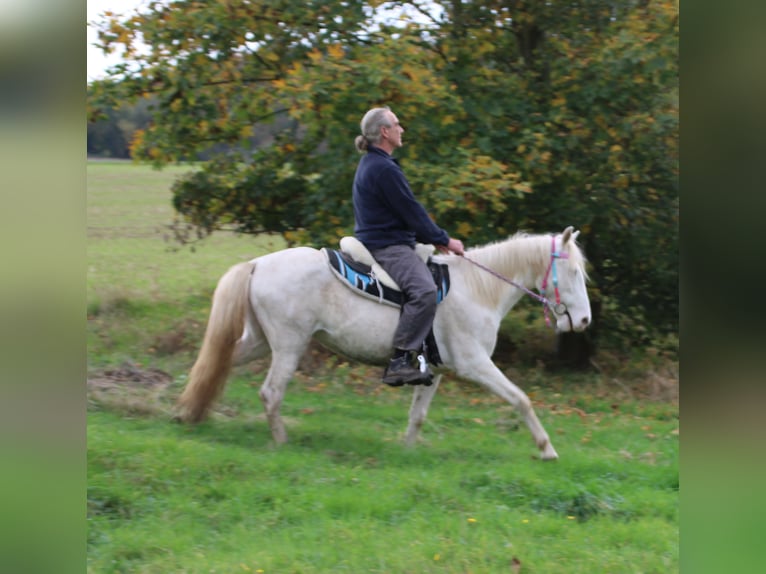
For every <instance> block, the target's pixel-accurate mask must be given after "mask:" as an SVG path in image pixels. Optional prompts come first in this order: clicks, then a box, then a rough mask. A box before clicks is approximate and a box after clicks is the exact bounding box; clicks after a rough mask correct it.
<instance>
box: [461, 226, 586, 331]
mask: <svg viewBox="0 0 766 574" xmlns="http://www.w3.org/2000/svg"><path fill="white" fill-rule="evenodd" d="M568 258H569V253H561V252H559V251H556V238H555V237H553V236H551V258H550V261H549V262H548V269H546V271H545V276H544V277H543V283H542V288H541V289H540V295H538V294H537V293H535V292H534V291H530V290H529V289H527V288H526V287H524V286H523V285H520V284H518V283H516V282H515V281H512V280H511V279H508V278H507V277H505V276H504V275H501V274H500V273H498V272H497V271H495V270H493V269H490V268H489V267H486V266H484V265H482V264H481V263H478V262H477V261H474V260H473V259H470V258H469V257H466V256H465V255H463V259H465V260H466V261H468V262H469V263H472V264H473V265H476V267H478V268H479V269H483V270H484V271H486V272H487V273H489V274H490V275H494V276H495V277H497V278H498V279H500V280H502V281H505V282H506V283H509V284H510V285H513V286H514V287H516V288H517V289H521V290H522V291H524V293H526V294H527V295H529V296H530V297H532V298H533V299H537V300H538V301H540V302H541V303H542V304H543V316H544V317H545V324H546V325H547V326H548V327H550V326H551V320H550V317H548V309H549V308H550V309H551V310H552V311H553V313H554V314H555V315H566V316H567V318H568V319H569V328H570V329H571V330H573V331H574V326H573V325H572V316H571V315H570V314H569V310H568V309H567V306H566V303H562V302H561V296H560V295H559V276H558V273H557V271H556V259H568ZM549 276H550V277H551V282H552V283H553V292H554V294H555V295H556V303H555V304H553V303H552V302H551V301H550V300H548V299H547V298H546V297H545V290H546V289H547V287H548V277H549Z"/></svg>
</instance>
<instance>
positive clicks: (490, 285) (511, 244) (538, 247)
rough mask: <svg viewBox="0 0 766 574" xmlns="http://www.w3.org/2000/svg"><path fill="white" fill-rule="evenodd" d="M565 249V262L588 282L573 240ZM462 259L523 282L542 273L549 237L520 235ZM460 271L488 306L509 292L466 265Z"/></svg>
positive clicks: (474, 249) (472, 250)
mask: <svg viewBox="0 0 766 574" xmlns="http://www.w3.org/2000/svg"><path fill="white" fill-rule="evenodd" d="M567 249H568V251H569V259H568V261H569V262H570V264H571V265H575V266H577V267H579V268H580V269H581V271H582V272H583V274H584V275H585V277H586V279H587V273H586V271H585V256H584V255H583V253H582V251H581V250H580V248H579V246H578V245H577V243H576V241H575V240H574V239H570V240H569V242H568V243H567ZM465 255H466V257H467V258H469V259H472V260H474V261H476V262H477V263H481V264H482V265H484V266H486V267H489V268H490V269H492V270H494V271H497V272H498V273H500V274H501V275H504V276H505V277H508V278H509V279H512V280H515V281H519V282H523V281H524V280H525V279H526V278H530V277H536V276H538V275H541V274H543V273H545V270H546V268H547V266H548V263H549V261H550V255H551V235H550V234H531V233H527V232H525V231H520V232H518V233H515V234H514V235H512V236H510V237H509V238H508V239H505V240H500V241H495V242H492V243H488V244H486V245H482V246H477V247H472V248H470V249H467V250H466V252H465ZM461 270H462V271H463V272H464V273H463V276H464V280H465V282H466V284H467V286H468V287H469V288H470V289H471V290H472V291H474V292H475V293H476V294H477V296H478V297H480V298H481V299H482V300H486V301H487V302H494V301H497V299H498V297H500V296H501V295H502V294H503V293H504V292H505V291H506V290H507V289H509V288H512V287H511V286H510V285H509V284H508V283H505V282H503V281H500V280H499V279H498V278H497V277H494V276H492V275H491V274H490V273H488V272H487V271H485V270H483V269H480V268H478V267H476V266H474V265H472V264H471V263H470V262H468V261H465V262H461Z"/></svg>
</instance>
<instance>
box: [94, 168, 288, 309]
mask: <svg viewBox="0 0 766 574" xmlns="http://www.w3.org/2000/svg"><path fill="white" fill-rule="evenodd" d="M189 169H191V168H188V167H170V168H166V169H164V170H162V171H155V170H153V169H151V168H149V167H146V166H137V165H134V164H132V163H127V162H106V161H91V162H88V195H87V197H88V202H87V205H88V255H87V261H88V287H87V296H88V301H89V302H93V301H96V300H108V299H111V298H114V297H125V296H129V297H136V298H159V299H161V298H167V299H173V298H175V297H177V296H178V294H179V293H182V294H188V293H194V292H198V291H199V290H200V288H202V287H204V286H205V285H208V286H210V287H211V288H212V287H214V286H215V281H217V279H218V277H219V276H220V275H222V274H223V273H224V272H225V271H226V269H227V268H228V267H229V266H230V265H233V264H234V263H236V262H238V261H242V260H246V259H250V258H252V257H255V256H257V255H261V254H263V253H267V252H269V251H272V250H274V249H276V248H278V247H280V246H282V245H283V243H282V242H281V241H280V240H278V239H276V238H275V239H273V240H271V241H267V240H264V239H259V240H256V239H254V238H253V237H242V236H236V235H235V234H231V233H224V232H221V233H218V234H216V235H214V236H213V237H211V238H210V239H209V240H207V241H206V242H205V243H204V244H202V245H198V246H197V247H196V249H195V251H194V252H192V251H191V250H190V249H189V247H185V248H181V247H180V245H179V244H178V243H177V242H175V241H174V240H173V239H172V238H171V234H170V232H169V230H168V229H167V226H168V225H169V224H170V223H171V222H172V221H173V208H172V206H171V203H170V201H171V194H170V186H171V184H172V182H173V180H174V179H175V178H176V177H177V176H178V175H179V174H180V173H183V172H184V171H186V170H189ZM174 248H175V249H178V248H181V249H182V252H180V253H174V252H172V251H171V249H174ZM211 281H212V285H211Z"/></svg>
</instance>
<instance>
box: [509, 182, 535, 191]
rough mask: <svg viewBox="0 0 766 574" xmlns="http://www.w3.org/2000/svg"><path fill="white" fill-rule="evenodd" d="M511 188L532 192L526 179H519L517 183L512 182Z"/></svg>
mask: <svg viewBox="0 0 766 574" xmlns="http://www.w3.org/2000/svg"><path fill="white" fill-rule="evenodd" d="M511 188H512V189H514V190H515V191H519V192H521V193H532V186H531V185H530V183H529V182H528V181H520V182H518V183H514V184H513V185H512V186H511Z"/></svg>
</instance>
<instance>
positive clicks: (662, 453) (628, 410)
mask: <svg viewBox="0 0 766 574" xmlns="http://www.w3.org/2000/svg"><path fill="white" fill-rule="evenodd" d="M181 169H188V168H174V169H172V170H168V171H163V172H156V171H152V170H151V169H149V168H147V167H143V166H135V165H132V164H125V163H109V162H92V163H89V164H88V184H89V187H88V291H87V293H88V294H87V296H88V314H89V316H88V344H89V347H88V365H89V382H88V383H89V384H88V398H89V401H88V571H89V572H92V573H112V572H115V573H116V572H125V573H128V572H130V573H134V572H140V573H170V572H174V573H175V572H179V573H180V572H184V573H203V572H204V573H207V572H224V573H231V572H260V573H263V574H284V573H305V574H309V573H327V572H347V573H363V572H364V573H397V574H398V573H402V574H404V573H413V574H415V573H432V572H433V573H474V574H481V573H495V572H497V573H505V572H511V573H516V572H521V573H538V574H540V573H566V574H570V573H572V574H577V573H588V574H593V573H612V574H617V573H657V574H666V573H670V572H676V571H678V560H679V553H678V490H679V484H678V438H679V437H678V428H679V421H678V405H677V400H676V396H677V395H676V394H675V392H674V389H676V392H677V375H676V374H675V373H676V370H675V369H676V368H677V367H675V366H674V365H673V364H672V363H671V364H668V363H667V362H666V361H660V360H659V359H658V358H657V357H651V356H649V357H647V358H645V359H644V360H642V361H641V362H638V363H636V362H633V363H631V364H629V365H623V364H622V361H621V360H620V359H619V358H618V357H614V356H609V355H603V356H599V357H597V362H598V363H599V365H600V366H601V367H602V370H601V372H600V373H568V372H563V371H551V370H550V369H547V368H546V366H545V364H544V361H541V360H539V359H534V358H533V355H534V350H533V349H526V350H525V349H522V350H521V351H519V350H518V349H517V351H516V352H517V354H518V353H521V355H520V356H518V357H517V358H518V359H519V364H518V365H515V366H514V367H513V368H511V367H508V368H506V369H505V370H506V371H507V372H508V373H509V375H510V376H511V378H512V379H514V380H515V381H516V382H518V383H519V384H520V385H521V386H522V387H523V388H524V389H525V390H526V391H527V392H528V394H529V395H530V397H531V398H532V400H533V402H534V404H535V408H536V409H537V412H538V415H539V416H540V419H541V421H542V422H543V424H544V425H545V426H546V428H547V430H548V432H549V433H550V434H551V437H552V439H553V441H554V444H555V446H556V448H557V450H558V452H559V454H560V455H561V460H560V461H559V462H557V463H551V464H544V463H541V462H540V461H539V460H537V458H536V448H535V447H534V445H533V444H532V441H531V438H530V435H529V433H528V431H527V430H526V427H525V426H524V425H523V423H521V421H520V420H519V419H518V417H517V416H516V413H515V412H514V411H513V409H512V408H510V407H509V406H508V405H507V404H505V403H504V402H502V401H500V400H499V399H496V398H495V397H493V396H490V395H488V394H486V393H485V392H483V391H481V390H479V389H478V388H476V387H473V386H468V385H466V384H464V383H462V382H460V381H454V380H451V381H445V382H444V383H443V384H442V387H441V388H440V390H439V393H438V395H437V397H436V398H435V399H434V402H433V405H432V408H431V412H430V414H429V418H428V420H427V422H426V424H425V426H424V428H423V441H422V443H421V444H419V445H418V446H417V447H415V448H413V449H408V448H406V447H405V446H404V445H403V444H402V442H401V438H402V435H403V431H404V429H405V426H406V422H407V410H408V408H409V401H410V398H411V395H410V392H408V391H407V390H402V389H389V388H387V387H384V386H382V385H380V383H379V382H378V376H379V373H378V372H377V369H371V368H368V367H366V366H363V365H358V364H349V363H347V362H345V361H344V360H343V359H341V358H336V357H332V356H328V355H326V354H324V353H322V352H321V351H319V350H316V349H314V350H312V352H311V353H310V354H309V355H308V356H307V357H306V359H305V360H304V363H303V365H302V368H301V370H300V371H299V372H298V374H297V375H296V378H295V380H294V381H293V383H292V384H291V387H290V389H289V391H288V394H287V397H286V399H285V403H284V406H283V414H284V416H285V419H286V421H287V424H288V431H289V433H290V443H288V444H287V445H286V446H284V447H280V448H275V447H274V445H273V443H272V441H271V436H270V433H269V431H268V427H267V424H266V422H265V420H264V418H263V416H262V409H261V405H260V402H259V400H258V386H259V384H260V382H261V381H262V380H263V376H264V364H259V363H254V364H252V365H249V366H245V367H240V368H238V369H236V370H235V372H234V375H233V377H232V379H231V380H230V381H229V385H228V387H227V389H226V392H225V394H224V396H223V397H222V399H221V400H220V401H219V403H218V404H217V406H216V408H215V412H214V415H213V416H212V417H211V419H210V420H209V421H207V422H205V423H203V424H201V425H198V426H196V427H188V426H182V425H178V424H175V423H172V422H171V414H172V405H173V401H174V400H175V397H176V396H177V395H178V393H179V392H180V390H181V389H182V388H183V385H184V383H185V379H186V374H187V372H188V369H189V368H190V366H191V363H192V362H193V360H194V353H195V351H196V349H197V348H198V346H199V344H200V342H201V338H202V334H203V330H204V325H205V321H206V315H207V311H208V305H209V298H210V295H211V294H212V290H213V288H214V287H215V283H216V281H217V279H218V278H219V277H220V275H221V274H222V273H223V272H224V271H225V270H226V269H227V268H228V267H229V266H230V265H232V264H233V263H235V262H237V261H240V260H243V259H248V258H251V257H253V256H256V255H258V254H261V253H265V252H267V251H270V250H273V249H278V248H280V247H281V246H282V244H281V242H280V241H278V240H276V239H270V238H257V239H256V238H251V237H235V236H231V235H226V234H220V235H219V236H216V237H213V238H212V239H211V240H210V241H208V242H206V243H205V244H203V245H201V246H199V247H198V248H197V249H196V250H195V251H193V252H192V251H190V250H189V249H188V248H187V249H182V250H173V249H171V248H172V247H174V246H173V244H172V243H170V242H167V241H165V239H164V237H165V235H167V231H166V226H167V224H168V223H170V221H171V220H172V216H173V214H172V209H171V208H170V204H169V197H170V196H169V191H168V190H169V186H170V183H171V182H172V180H173V178H174V177H175V175H177V173H178V172H179V170H181ZM512 315H513V311H512ZM525 329H527V331H524V330H525ZM530 329H532V330H534V329H536V327H525V326H524V325H522V324H521V323H512V324H511V325H510V326H509V331H510V332H511V333H519V332H524V333H526V335H527V336H525V340H527V341H532V342H535V341H536V342H538V343H539V342H545V340H546V336H547V335H541V334H540V333H538V332H536V331H535V332H530V331H529V330H530ZM525 353H526V354H525ZM547 353H549V352H548V351H546V350H542V351H540V353H539V356H542V357H545V356H547Z"/></svg>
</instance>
